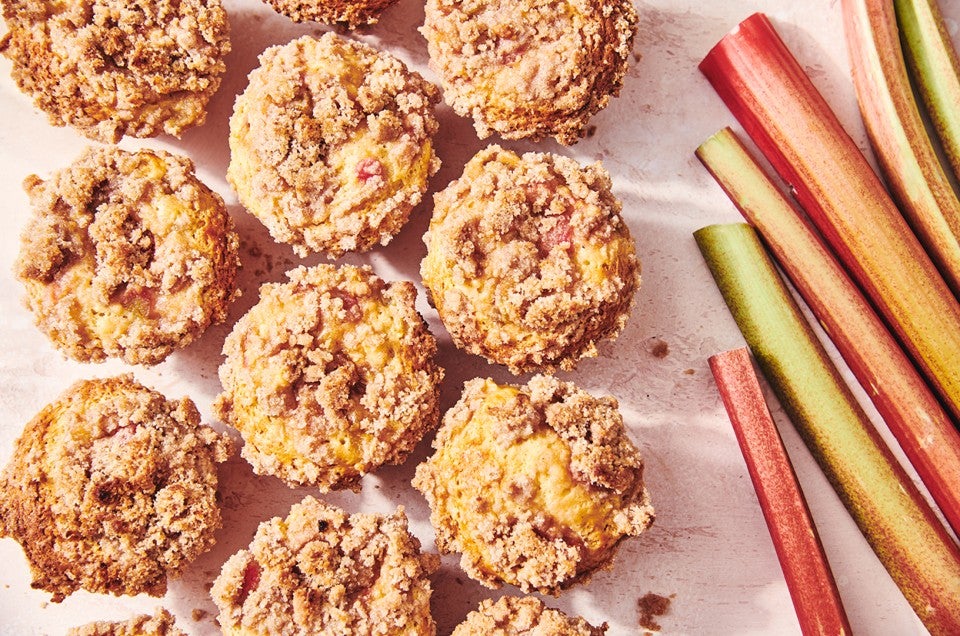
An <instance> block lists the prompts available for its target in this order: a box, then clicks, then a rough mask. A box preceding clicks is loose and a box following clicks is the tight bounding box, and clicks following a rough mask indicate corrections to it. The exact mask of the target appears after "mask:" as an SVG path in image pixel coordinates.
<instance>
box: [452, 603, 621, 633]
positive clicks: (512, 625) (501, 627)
mask: <svg viewBox="0 0 960 636" xmlns="http://www.w3.org/2000/svg"><path fill="white" fill-rule="evenodd" d="M606 631H607V624H606V623H604V624H603V625H601V626H600V627H594V626H593V625H591V624H589V623H588V622H587V621H585V620H584V619H582V618H580V617H579V616H577V617H570V616H567V615H566V614H564V613H563V612H561V611H560V610H555V609H550V608H549V607H547V606H546V605H544V603H543V601H541V600H540V599H538V598H537V597H535V596H524V597H516V596H504V597H501V598H500V600H498V601H496V602H494V601H493V600H491V599H487V600H485V601H483V602H481V603H480V607H479V608H478V609H476V610H474V611H472V612H470V613H469V614H467V618H466V619H465V620H464V621H463V622H462V623H460V624H459V625H457V627H456V628H455V629H454V630H453V633H452V634H451V636H603V634H605V633H606Z"/></svg>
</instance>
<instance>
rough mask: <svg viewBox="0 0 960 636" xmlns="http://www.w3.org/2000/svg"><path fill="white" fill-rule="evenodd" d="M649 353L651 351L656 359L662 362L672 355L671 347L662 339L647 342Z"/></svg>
mask: <svg viewBox="0 0 960 636" xmlns="http://www.w3.org/2000/svg"><path fill="white" fill-rule="evenodd" d="M647 351H649V352H650V353H651V354H652V355H653V357H654V358H658V359H660V360H662V359H664V358H666V357H667V356H668V355H670V345H668V344H667V342H666V341H665V340H661V339H660V338H650V339H649V340H647Z"/></svg>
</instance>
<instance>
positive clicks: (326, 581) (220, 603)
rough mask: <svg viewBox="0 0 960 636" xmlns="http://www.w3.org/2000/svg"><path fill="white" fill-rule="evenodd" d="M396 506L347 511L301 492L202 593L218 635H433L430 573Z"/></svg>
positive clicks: (432, 566)
mask: <svg viewBox="0 0 960 636" xmlns="http://www.w3.org/2000/svg"><path fill="white" fill-rule="evenodd" d="M439 565H440V561H439V559H438V558H437V556H436V555H435V554H424V553H421V552H420V542H419V541H418V540H417V538H416V537H414V536H413V535H412V534H410V532H409V531H408V529H407V517H406V515H405V514H404V512H403V509H402V508H399V509H397V511H396V512H394V513H393V514H391V515H381V514H372V513H356V514H352V515H350V514H347V513H346V512H344V511H343V510H340V509H339V508H335V507H333V506H330V505H327V504H324V503H321V502H319V501H317V500H316V499H314V498H313V497H306V498H305V499H304V500H303V501H302V502H300V503H299V504H295V505H294V506H293V507H292V508H291V510H290V514H289V515H288V516H287V517H286V518H283V519H281V518H274V519H271V520H270V521H266V522H264V523H261V524H260V527H259V528H258V529H257V534H256V536H255V537H254V539H253V542H252V543H251V544H250V548H249V549H247V550H241V551H240V552H238V553H236V554H234V555H233V556H232V557H230V559H229V560H227V562H226V563H225V564H224V565H223V568H222V570H221V572H220V576H219V577H218V578H217V580H216V581H215V582H214V584H213V589H212V590H211V593H212V595H213V600H214V602H215V603H216V604H217V607H218V608H219V609H220V616H219V620H220V626H221V628H222V630H223V633H224V634H234V635H240V634H243V635H245V636H252V635H254V634H264V635H272V634H289V635H291V636H294V635H296V636H300V635H303V636H307V635H311V634H330V635H334V634H336V635H340V634H370V635H382V636H399V635H410V636H432V634H434V633H435V632H436V627H435V625H434V621H433V618H432V616H431V615H430V595H431V587H430V580H429V578H428V577H429V576H430V575H431V574H432V573H433V572H434V571H436V570H437V568H438V567H439Z"/></svg>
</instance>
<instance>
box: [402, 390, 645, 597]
mask: <svg viewBox="0 0 960 636" xmlns="http://www.w3.org/2000/svg"><path fill="white" fill-rule="evenodd" d="M617 408H618V405H617V402H616V400H614V399H613V398H609V397H604V398H594V397H592V396H590V395H589V394H587V393H586V392H584V391H582V390H581V389H578V388H577V387H576V386H574V385H573V384H570V383H565V382H561V381H559V380H557V379H555V378H552V377H550V376H535V377H534V378H533V379H531V380H530V382H529V383H528V384H527V385H526V386H513V385H498V384H496V383H494V382H493V381H492V380H484V379H475V380H470V381H468V382H467V383H466V384H465V386H464V391H463V395H462V397H461V398H460V400H459V401H458V402H457V404H456V405H455V406H454V407H453V408H451V409H450V410H449V411H447V413H446V415H445V416H444V420H443V425H442V426H441V427H440V429H439V431H438V432H437V436H436V439H435V440H434V448H435V449H436V452H435V453H434V455H433V456H432V457H430V459H428V460H427V461H426V462H424V463H423V464H421V465H420V466H418V467H417V471H416V475H415V478H414V481H413V485H414V487H415V488H417V490H419V491H420V492H422V493H423V494H424V496H425V497H426V499H427V502H428V503H429V504H430V509H431V515H430V520H431V522H432V524H433V526H434V528H435V530H436V533H437V537H436V541H437V547H438V548H439V550H440V551H441V552H443V553H449V552H461V553H462V558H461V566H462V567H463V568H464V570H465V571H466V572H467V574H468V575H469V576H470V577H472V578H474V579H476V580H478V581H480V582H481V583H482V584H484V585H486V586H488V587H499V586H500V585H501V584H503V583H509V584H512V585H516V586H518V587H519V588H520V589H522V590H523V591H525V592H530V591H539V592H541V593H548V594H557V593H558V592H559V591H560V590H561V589H563V588H566V587H569V586H570V585H572V584H574V583H577V582H582V581H584V580H586V579H587V578H589V575H590V574H591V573H592V572H594V571H596V570H597V569H599V568H602V567H607V566H609V565H610V563H611V562H612V559H613V556H614V553H615V551H616V548H617V546H618V544H619V543H620V542H621V540H623V539H624V538H625V537H627V536H636V535H639V534H641V533H642V532H643V531H644V530H645V529H646V528H647V527H648V526H649V525H650V524H651V523H652V522H653V519H654V513H653V507H652V506H651V505H650V499H649V495H648V493H647V491H646V489H645V487H644V484H643V460H642V458H641V456H640V453H639V451H638V450H637V449H636V447H635V446H634V445H633V444H632V443H631V442H630V440H629V438H628V437H627V436H626V432H625V429H624V426H623V419H622V417H621V416H620V414H619V411H618V410H617Z"/></svg>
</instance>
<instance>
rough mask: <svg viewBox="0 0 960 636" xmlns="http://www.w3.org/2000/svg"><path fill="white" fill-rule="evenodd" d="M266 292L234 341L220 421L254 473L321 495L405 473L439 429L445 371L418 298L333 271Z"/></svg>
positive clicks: (360, 274) (352, 270)
mask: <svg viewBox="0 0 960 636" xmlns="http://www.w3.org/2000/svg"><path fill="white" fill-rule="evenodd" d="M288 277H289V281H288V282H285V283H270V284H265V285H263V286H262V287H261V288H260V300H259V302H258V303H257V304H256V305H255V306H254V307H253V308H251V309H250V311H248V312H247V314H246V315H244V316H243V317H242V318H241V319H240V320H239V321H237V323H236V325H234V328H233V331H232V332H231V333H230V335H229V336H227V339H226V341H225V342H224V346H223V353H224V355H225V356H226V358H225V360H224V362H223V364H222V365H221V367H220V381H221V383H222V385H223V392H222V393H221V394H220V395H219V396H218V397H217V399H216V401H215V402H214V410H215V412H216V413H217V414H218V415H219V417H220V418H221V419H222V420H223V421H225V422H227V423H229V424H230V425H231V426H233V427H235V428H236V429H237V430H238V431H240V434H241V435H242V436H243V439H244V442H245V444H244V446H243V449H242V454H243V456H244V457H245V458H246V459H247V460H248V461H249V462H250V463H251V464H252V465H253V469H254V472H256V473H258V474H265V475H275V476H277V477H279V478H281V479H283V480H285V481H286V482H287V483H288V484H289V485H291V486H299V485H309V486H314V487H316V488H319V489H320V490H321V491H328V490H331V489H341V488H352V489H355V490H359V488H360V479H361V478H362V477H363V475H364V474H365V473H368V472H370V471H372V470H374V469H376V468H377V467H379V466H381V465H382V464H386V463H400V462H402V461H403V460H404V459H405V458H406V456H407V455H408V454H409V453H410V451H411V450H413V448H414V446H416V444H417V442H419V441H420V438H421V437H422V436H423V434H424V433H425V432H426V431H427V430H430V429H432V428H434V427H435V426H436V425H437V422H438V420H439V410H438V400H439V385H440V381H441V379H442V378H443V370H442V369H441V368H440V367H439V366H438V365H437V363H436V361H435V356H436V351H437V344H436V340H435V339H434V337H433V336H432V335H431V334H430V332H429V331H428V330H427V325H426V323H425V322H424V320H423V318H422V317H421V316H420V314H418V313H417V311H416V309H415V308H414V302H415V299H416V288H415V287H414V286H413V284H412V283H409V282H406V281H404V282H393V283H387V282H386V281H384V280H383V279H381V278H379V277H378V276H376V275H374V273H373V271H372V270H371V269H370V268H369V267H354V266H351V265H344V266H342V267H336V266H334V265H329V264H321V265H318V266H316V267H313V268H305V267H300V268H297V269H294V270H293V271H291V272H289V273H288Z"/></svg>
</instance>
